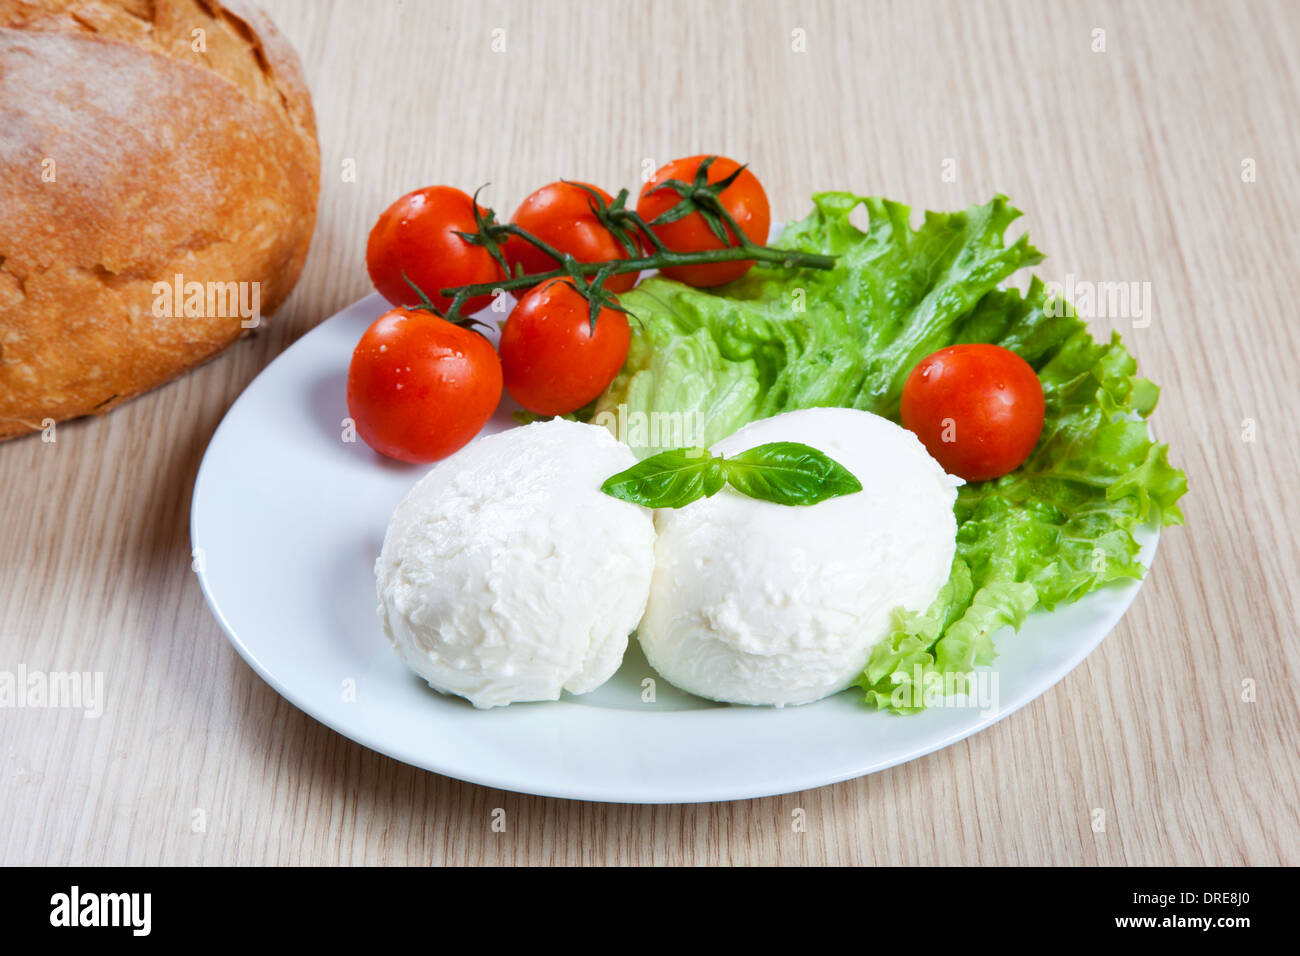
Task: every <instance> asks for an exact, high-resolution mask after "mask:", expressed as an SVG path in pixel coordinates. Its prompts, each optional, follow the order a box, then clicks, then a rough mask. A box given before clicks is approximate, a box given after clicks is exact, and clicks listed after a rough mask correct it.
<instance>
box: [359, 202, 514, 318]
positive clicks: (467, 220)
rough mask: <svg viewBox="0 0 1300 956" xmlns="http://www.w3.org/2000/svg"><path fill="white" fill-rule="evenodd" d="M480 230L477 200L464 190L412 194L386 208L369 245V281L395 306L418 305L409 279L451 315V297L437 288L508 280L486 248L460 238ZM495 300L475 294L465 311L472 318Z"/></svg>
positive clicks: (371, 234)
mask: <svg viewBox="0 0 1300 956" xmlns="http://www.w3.org/2000/svg"><path fill="white" fill-rule="evenodd" d="M479 210H480V211H482V207H481V206H480V207H479ZM477 231H478V225H477V223H476V222H475V221H474V200H472V199H471V198H470V197H469V196H467V195H466V194H465V193H463V192H461V191H460V190H459V189H453V188H452V187H451V186H428V187H426V188H424V189H417V190H415V191H414V192H409V193H407V194H406V195H405V196H403V197H402V198H401V199H399V200H397V201H396V202H395V203H393V204H392V205H391V206H389V207H388V208H387V209H385V210H384V211H383V213H382V214H381V215H380V217H379V221H378V222H376V223H375V225H374V228H373V229H371V230H370V239H369V241H368V242H367V243H366V268H367V269H368V270H369V271H370V281H371V282H373V283H374V284H375V288H376V289H378V290H379V293H380V295H382V296H383V297H384V298H385V299H387V300H388V301H389V302H391V303H392V304H393V305H396V306H414V305H419V304H420V297H419V295H417V294H416V292H415V290H414V289H412V288H411V286H410V283H408V282H407V281H406V279H410V280H411V282H414V283H415V284H416V285H417V286H419V287H420V289H421V291H423V292H424V294H425V295H427V296H428V297H429V301H430V302H432V303H433V304H434V305H436V306H437V307H438V308H439V309H440V310H443V311H446V309H447V307H448V306H450V305H451V299H449V298H447V297H446V296H443V295H441V294H440V293H439V291H438V290H440V289H447V288H450V287H451V286H459V285H477V284H479V283H481V282H499V281H501V279H502V278H503V271H504V270H502V268H501V266H500V264H499V263H498V262H497V261H496V260H495V259H493V258H492V254H491V253H490V252H488V250H487V249H485V248H484V247H482V246H475V245H471V244H470V243H468V242H466V241H465V240H464V239H462V238H461V237H460V236H458V235H456V233H457V232H467V233H472V232H477ZM403 272H405V273H406V279H404V278H402V273H403ZM491 301H492V297H491V296H490V295H484V296H475V297H474V298H472V299H469V300H467V301H466V303H465V306H464V308H463V309H462V310H461V311H462V313H463V314H465V315H469V314H472V313H474V312H477V311H478V310H479V309H481V308H483V307H484V306H486V305H487V304H488V303H489V302H491Z"/></svg>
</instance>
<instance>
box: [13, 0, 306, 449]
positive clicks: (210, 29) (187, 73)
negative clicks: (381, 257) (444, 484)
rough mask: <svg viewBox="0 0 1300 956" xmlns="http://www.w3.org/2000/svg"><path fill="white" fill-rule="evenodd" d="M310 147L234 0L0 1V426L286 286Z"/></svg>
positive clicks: (82, 395) (109, 404)
mask: <svg viewBox="0 0 1300 956" xmlns="http://www.w3.org/2000/svg"><path fill="white" fill-rule="evenodd" d="M319 186H320V149H319V146H318V144H317V141H316V123H315V117H314V115H313V113H312V107H311V98H310V96H309V94H308V92H307V87H306V84H305V83H304V80H303V76H302V70H301V66H300V64H299V62H298V58H297V55H296V54H295V53H294V51H293V49H292V48H291V47H290V46H289V44H288V43H287V41H286V40H285V39H284V38H283V37H282V36H281V35H280V34H279V33H278V32H277V30H276V29H275V27H274V26H273V25H272V24H271V22H270V21H269V20H268V19H267V18H266V16H265V15H263V14H262V13H261V12H260V11H259V10H257V9H256V8H253V7H250V6H248V5H246V4H244V3H242V2H236V0H223V2H217V0H0V439H4V438H9V437H13V436H14V435H18V434H22V433H23V432H27V431H32V430H35V429H39V428H42V427H43V425H42V423H43V422H47V421H49V420H54V421H61V420H63V419H67V418H72V417H75V416H78V415H85V414H93V413H100V412H104V411H107V410H108V409H111V408H113V407H114V406H116V405H118V404H120V403H122V402H124V401H126V400H127V399H129V398H131V397H132V396H134V395H138V394H140V393H141V392H143V391H146V390H148V389H150V388H153V387H155V386H157V385H160V384H162V383H163V382H166V381H168V380H169V379H172V378H174V377H176V376H177V375H179V374H181V373H182V372H185V371H186V370H188V369H190V368H193V367H194V366H195V365H197V364H199V363H200V362H203V361H204V360H205V359H208V358H210V357H212V356H213V355H215V354H216V353H218V352H220V351H221V350H222V349H224V348H226V347H227V346H229V345H230V344H231V343H232V342H234V341H235V340H236V339H237V338H239V336H240V335H242V334H244V333H245V332H247V331H248V330H249V329H251V328H254V327H256V326H257V324H259V323H260V322H261V321H263V320H264V317H265V316H266V315H269V314H270V313H271V312H272V311H273V310H274V309H275V308H276V306H278V305H279V304H280V303H281V302H283V301H284V299H285V298H286V297H287V296H288V295H289V292H290V291H291V290H292V288H293V285H294V283H295V282H296V281H297V279H298V275H299V273H300V272H301V271H302V266H303V262H304V260H305V259H306V256H307V246H308V243H309V242H310V239H311V234H312V228H313V226H314V225H315V220H316V199H317V194H318V192H319Z"/></svg>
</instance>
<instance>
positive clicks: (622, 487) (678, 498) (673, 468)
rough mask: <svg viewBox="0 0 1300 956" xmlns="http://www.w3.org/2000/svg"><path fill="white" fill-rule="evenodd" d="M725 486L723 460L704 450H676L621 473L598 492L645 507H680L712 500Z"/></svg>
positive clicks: (660, 454)
mask: <svg viewBox="0 0 1300 956" xmlns="http://www.w3.org/2000/svg"><path fill="white" fill-rule="evenodd" d="M726 483H727V473H726V470H725V469H724V468H723V462H722V459H720V458H714V457H713V456H712V455H710V454H709V452H708V449H706V448H677V449H673V450H670V451H664V452H660V453H659V454H657V455H651V456H650V457H649V458H647V459H646V460H645V461H641V462H638V463H637V464H635V465H633V466H632V467H631V468H629V469H627V470H626V471H620V472H619V473H618V474H617V475H614V476H613V477H611V478H609V479H607V480H606V481H605V483H604V484H603V485H601V486H600V490H601V491H603V492H605V494H607V495H613V496H614V497H615V498H620V499H622V500H623V501H630V502H632V503H633V504H638V505H644V506H645V507H647V508H681V507H683V506H684V505H688V504H690V503H691V502H692V501H696V500H698V499H700V498H710V497H712V496H713V495H715V494H717V493H718V491H720V490H721V488H722V486H723V485H725V484H726Z"/></svg>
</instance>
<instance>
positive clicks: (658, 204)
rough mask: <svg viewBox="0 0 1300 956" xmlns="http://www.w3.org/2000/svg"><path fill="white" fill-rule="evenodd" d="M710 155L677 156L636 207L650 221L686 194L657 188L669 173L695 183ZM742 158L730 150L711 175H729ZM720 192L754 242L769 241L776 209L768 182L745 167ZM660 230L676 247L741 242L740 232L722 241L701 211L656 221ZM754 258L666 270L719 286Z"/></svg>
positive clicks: (665, 240)
mask: <svg viewBox="0 0 1300 956" xmlns="http://www.w3.org/2000/svg"><path fill="white" fill-rule="evenodd" d="M706 159H708V157H707V156H690V157H687V158H686V159H677V160H674V161H673V162H671V163H669V164H668V165H667V166H664V167H663V168H662V169H660V170H659V171H658V172H656V173H655V174H654V178H653V179H651V180H650V181H649V182H648V183H646V184H645V186H644V187H643V188H642V189H641V197H640V198H639V199H638V200H637V203H636V211H637V212H638V213H639V214H640V215H641V218H642V219H644V220H645V221H646V222H652V221H653V220H654V219H655V218H657V217H658V216H660V215H661V214H663V213H665V212H667V211H668V210H669V209H671V208H673V206H675V205H677V203H679V202H680V201H681V196H680V195H678V194H677V192H675V191H674V190H672V189H663V190H660V191H658V192H654V190H655V188H656V187H658V186H659V185H660V184H662V183H663V182H664V181H665V180H668V179H677V180H681V181H682V182H684V183H691V182H694V180H695V172H696V170H697V169H699V166H700V164H701V163H702V162H704V160H706ZM739 165H740V164H739V163H737V162H736V161H735V160H733V159H727V158H726V157H725V156H719V157H718V158H717V159H715V160H714V161H713V165H711V166H710V167H709V172H708V181H709V182H710V183H716V182H718V181H719V180H722V179H726V178H727V177H728V176H730V175H731V174H732V173H734V172H735V171H736V169H737V168H739ZM718 198H719V199H720V200H721V201H722V206H723V208H724V209H726V210H727V212H728V213H730V214H731V216H732V218H733V219H735V220H736V224H737V225H738V226H740V229H741V231H742V232H743V233H744V234H745V235H746V236H748V237H749V238H750V239H751V240H752V241H753V242H756V243H759V244H760V245H761V244H763V243H765V242H767V233H768V229H769V228H770V226H771V224H772V214H771V210H770V209H769V208H768V204H767V193H765V192H763V186H762V184H761V183H760V182H759V181H758V177H757V176H755V175H754V174H753V173H752V172H750V171H749V170H748V169H746V170H744V171H743V172H742V173H741V174H740V175H739V176H738V177H736V181H735V182H733V183H732V184H731V185H730V186H728V187H727V188H726V189H724V190H723V191H722V192H721V193H720V194H719V195H718ZM651 228H652V229H653V230H654V233H655V235H657V236H658V237H659V238H660V239H662V240H663V243H664V245H666V246H667V247H668V248H669V249H671V250H672V251H674V252H703V251H705V250H707V249H725V248H727V246H733V245H735V244H736V243H735V239H734V237H732V236H730V234H728V239H729V241H728V242H725V243H724V242H722V241H721V240H720V239H718V237H717V236H715V235H714V234H713V232H712V231H711V230H710V229H709V225H708V223H707V222H706V221H705V219H704V217H703V216H701V215H700V214H699V213H698V212H693V213H691V214H690V215H688V216H684V217H682V218H681V219H678V220H677V221H676V222H669V223H664V224H663V225H659V226H652V227H651ZM753 264H754V263H753V260H747V261H741V262H716V263H711V264H709V265H700V266H671V267H669V268H666V269H661V270H660V271H661V272H662V273H663V274H664V275H666V276H668V277H669V278H670V279H676V280H678V281H679V282H685V283H687V284H688V285H693V286H715V285H721V284H722V283H724V282H731V281H732V280H733V279H739V278H740V277H741V276H743V275H744V274H745V273H746V272H748V271H749V268H750V266H752V265H753Z"/></svg>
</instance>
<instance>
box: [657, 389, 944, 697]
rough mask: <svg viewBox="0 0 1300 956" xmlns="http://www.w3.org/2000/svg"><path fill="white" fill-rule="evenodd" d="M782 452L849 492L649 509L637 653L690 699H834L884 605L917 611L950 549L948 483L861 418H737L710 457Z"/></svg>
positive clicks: (933, 590) (725, 495)
mask: <svg viewBox="0 0 1300 956" xmlns="http://www.w3.org/2000/svg"><path fill="white" fill-rule="evenodd" d="M774 441H797V442H802V443H803V444H805V445H810V446H812V447H813V448H816V449H818V450H820V451H822V452H825V453H826V454H827V455H829V456H830V457H831V458H834V459H835V460H836V461H838V462H839V463H840V464H841V465H844V466H845V467H846V468H848V470H849V471H851V472H852V473H853V474H854V475H855V476H856V477H857V478H858V480H859V481H860V482H861V483H862V491H860V492H857V493H855V494H852V495H846V496H843V497H840V498H832V499H829V500H827V501H823V502H821V503H819V504H815V505H805V506H788V505H777V504H772V503H770V502H766V501H756V500H754V499H751V498H747V497H744V496H743V495H741V494H740V493H739V492H737V491H735V490H733V489H732V488H730V487H728V488H724V489H723V490H722V491H720V492H718V494H716V495H715V496H714V497H712V498H708V499H702V500H700V501H696V502H693V503H692V504H689V505H687V506H686V507H684V508H680V509H677V510H668V509H661V510H659V511H657V512H656V513H655V524H656V527H657V530H658V538H657V540H656V543H655V552H656V566H655V573H654V582H653V584H652V586H651V589H650V601H649V604H648V605H647V607H646V612H645V617H644V618H643V619H642V621H641V625H640V628H639V629H638V632H637V634H638V638H639V640H640V641H641V646H642V648H643V649H644V650H645V655H646V658H647V659H648V660H649V662H650V664H651V666H653V667H654V668H655V670H657V671H658V672H659V673H660V674H661V675H663V677H664V678H666V679H667V680H668V681H670V682H671V683H673V684H674V685H676V686H677V687H679V688H681V689H682V690H685V691H689V692H690V693H693V694H698V695H700V696H702V697H708V698H711V699H713V700H720V701H728V702H731V703H738V704H775V705H778V706H780V705H784V704H804V703H808V702H810V701H814V700H818V699H820V698H822V697H826V696H828V695H830V694H834V693H836V692H837V691H841V690H844V689H845V688H846V687H848V686H849V685H850V684H851V683H853V682H854V681H856V680H857V679H858V677H859V676H860V674H861V672H862V669H863V668H864V667H865V665H866V662H867V659H868V657H869V656H870V654H871V649H872V647H873V646H874V645H875V644H876V643H877V642H878V641H880V640H881V639H882V638H884V637H885V636H886V635H887V634H888V633H889V631H890V627H891V620H892V613H893V610H894V609H895V608H897V607H900V606H901V607H904V608H907V609H908V610H912V611H922V610H925V609H926V608H927V607H929V605H930V604H931V603H932V602H933V600H934V598H935V596H936V595H937V594H938V592H939V589H940V588H941V587H942V586H943V584H944V583H945V582H946V581H947V580H948V575H949V572H950V571H951V568H952V559H953V553H954V551H955V549H956V535H957V522H956V518H955V517H954V515H953V504H954V502H955V501H956V497H957V487H958V486H959V485H960V484H961V483H962V482H961V479H959V478H955V477H951V476H949V475H947V474H946V473H945V472H944V470H943V469H942V468H941V467H940V466H939V464H938V462H936V461H935V460H934V459H933V458H932V457H930V454H929V453H928V452H927V451H926V450H925V448H924V446H922V445H921V443H920V441H919V440H918V439H917V438H916V436H915V435H913V434H912V433H911V432H909V431H907V430H906V429H904V428H901V427H899V426H898V425H895V424H894V423H893V422H890V421H889V420H887V419H884V418H881V417H879V416H877V415H872V414H870V413H868V412H861V411H855V410H853V409H845V408H814V409H806V410H801V411H794V412H786V413H784V414H781V415H776V416H773V417H772V418H768V419H764V420H762V421H757V422H752V423H750V424H749V425H746V426H745V427H743V428H741V429H740V430H739V431H737V432H736V433H735V434H733V435H731V436H730V437H729V438H726V439H724V440H722V441H720V442H718V443H717V444H716V445H715V446H713V449H712V450H713V451H714V452H717V453H721V454H723V455H730V454H736V453H738V452H741V451H745V450H746V449H749V448H753V447H754V446H755V445H762V444H766V443H767V442H774Z"/></svg>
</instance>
